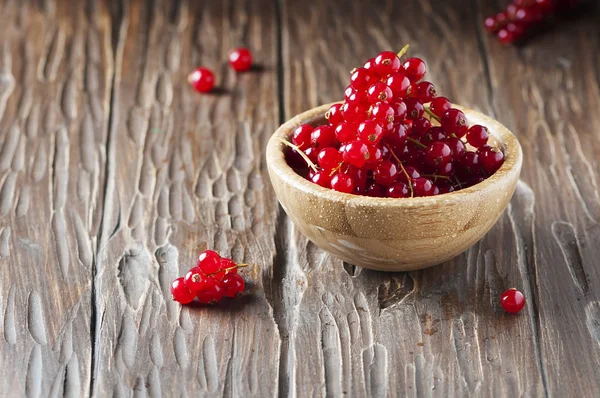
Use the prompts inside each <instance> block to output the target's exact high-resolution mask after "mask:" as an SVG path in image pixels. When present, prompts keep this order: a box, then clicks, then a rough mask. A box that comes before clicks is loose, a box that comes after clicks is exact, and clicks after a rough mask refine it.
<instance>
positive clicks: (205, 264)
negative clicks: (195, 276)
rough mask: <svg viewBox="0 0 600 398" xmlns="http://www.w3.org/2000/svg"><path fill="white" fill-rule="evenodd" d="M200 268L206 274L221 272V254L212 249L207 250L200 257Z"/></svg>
mask: <svg viewBox="0 0 600 398" xmlns="http://www.w3.org/2000/svg"><path fill="white" fill-rule="evenodd" d="M198 268H199V269H200V271H202V272H203V273H204V274H205V275H210V274H214V273H217V272H219V270H220V269H221V256H219V255H218V254H217V253H216V252H214V251H212V250H205V251H203V252H202V253H201V254H200V257H198Z"/></svg>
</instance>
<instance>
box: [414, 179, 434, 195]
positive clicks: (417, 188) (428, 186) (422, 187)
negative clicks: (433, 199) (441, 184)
mask: <svg viewBox="0 0 600 398" xmlns="http://www.w3.org/2000/svg"><path fill="white" fill-rule="evenodd" d="M412 185H413V191H414V194H415V196H417V197H419V196H432V195H433V191H434V188H435V185H433V182H431V180H430V179H428V178H424V177H419V178H415V179H414V180H413V181H412Z"/></svg>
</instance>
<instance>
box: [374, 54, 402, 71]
mask: <svg viewBox="0 0 600 398" xmlns="http://www.w3.org/2000/svg"><path fill="white" fill-rule="evenodd" d="M399 70H400V58H398V56H397V55H396V53H394V52H392V51H383V52H381V53H379V55H377V57H375V72H377V74H378V75H379V76H387V75H389V74H391V73H396V72H398V71H399Z"/></svg>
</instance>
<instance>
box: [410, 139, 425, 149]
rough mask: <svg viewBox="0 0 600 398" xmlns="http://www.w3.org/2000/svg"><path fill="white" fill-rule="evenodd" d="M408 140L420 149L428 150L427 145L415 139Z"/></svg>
mask: <svg viewBox="0 0 600 398" xmlns="http://www.w3.org/2000/svg"><path fill="white" fill-rule="evenodd" d="M406 140H407V141H410V142H412V143H413V144H415V145H416V146H418V147H421V148H423V149H427V145H425V144H423V143H421V142H419V141H417V140H415V139H414V138H411V137H408V138H407V139H406Z"/></svg>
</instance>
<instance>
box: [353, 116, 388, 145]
mask: <svg viewBox="0 0 600 398" xmlns="http://www.w3.org/2000/svg"><path fill="white" fill-rule="evenodd" d="M381 137H383V126H382V125H381V124H380V123H378V122H377V121H376V120H365V121H364V122H362V123H361V124H359V125H358V138H359V139H360V140H361V141H362V142H364V143H365V144H369V145H375V144H377V143H378V142H379V140H381Z"/></svg>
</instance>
